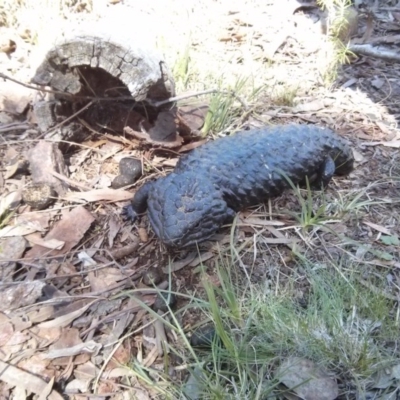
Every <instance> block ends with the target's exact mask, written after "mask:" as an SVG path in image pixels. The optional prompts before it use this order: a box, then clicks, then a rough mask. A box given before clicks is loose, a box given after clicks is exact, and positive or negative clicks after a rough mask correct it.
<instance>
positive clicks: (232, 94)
mask: <svg viewBox="0 0 400 400" xmlns="http://www.w3.org/2000/svg"><path fill="white" fill-rule="evenodd" d="M0 78H3V79H6V80H9V81H11V82H14V83H16V84H18V85H21V86H24V87H26V88H28V89H33V90H37V91H40V92H45V93H53V94H59V95H62V96H70V97H73V98H76V99H85V100H92V101H121V100H124V101H135V102H136V100H135V99H134V98H133V97H129V96H120V97H95V96H80V95H75V94H72V93H68V92H61V91H59V90H51V89H44V88H42V87H39V88H38V87H36V86H33V85H29V84H27V83H23V82H20V81H18V80H16V79H14V78H11V77H9V76H7V75H5V74H3V73H1V72H0ZM211 93H221V94H225V95H228V96H233V97H234V98H235V99H236V100H237V101H238V102H239V103H240V104H241V105H242V107H243V108H244V109H245V110H248V108H249V106H248V105H247V103H246V102H245V101H244V100H243V99H242V98H241V97H240V96H238V95H237V94H236V93H234V92H233V91H229V90H219V89H207V90H203V91H201V92H196V93H191V94H183V95H181V96H174V97H170V98H168V99H165V100H161V101H155V102H153V101H151V100H149V99H146V100H145V102H147V103H149V104H150V105H151V106H153V107H160V106H162V105H164V104H168V103H173V102H175V101H180V100H184V99H189V98H191V97H197V96H203V95H205V94H211Z"/></svg>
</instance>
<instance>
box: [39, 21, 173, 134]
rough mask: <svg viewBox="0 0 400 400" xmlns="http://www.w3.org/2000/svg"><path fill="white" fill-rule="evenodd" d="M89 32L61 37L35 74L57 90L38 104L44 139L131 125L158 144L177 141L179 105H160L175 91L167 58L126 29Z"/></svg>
mask: <svg viewBox="0 0 400 400" xmlns="http://www.w3.org/2000/svg"><path fill="white" fill-rule="evenodd" d="M90 32H91V33H90V34H88V33H85V32H79V33H75V34H74V33H73V34H71V35H69V37H64V38H62V39H61V40H58V41H56V42H55V44H54V45H53V47H52V48H50V49H49V50H48V51H47V52H46V54H45V56H44V57H43V59H41V60H40V61H41V64H40V65H39V67H38V68H37V70H36V73H35V76H34V77H33V78H32V82H33V83H35V84H37V85H40V86H42V87H47V88H50V89H51V90H53V91H54V93H51V94H49V95H48V96H47V98H46V99H45V100H42V101H39V102H36V104H34V112H35V116H36V119H37V122H38V126H39V129H40V130H41V131H42V132H43V133H44V137H45V138H52V139H58V140H63V141H75V142H78V141H82V140H84V139H85V138H86V137H87V135H88V133H89V131H92V132H93V131H97V132H104V131H107V132H113V133H116V134H123V130H124V128H125V127H129V128H131V129H132V130H134V131H139V132H141V133H143V132H144V133H146V134H148V136H149V138H150V139H152V140H153V141H156V142H172V141H175V140H176V139H177V126H176V119H175V108H174V107H173V106H171V104H166V105H164V106H161V107H157V106H156V103H157V102H159V101H162V100H165V99H168V98H170V97H173V96H174V95H175V92H174V81H173V78H172V76H171V74H170V72H169V70H168V67H167V65H166V64H165V62H164V60H163V59H162V57H161V56H160V55H159V54H157V52H156V51H155V50H154V49H152V48H148V47H147V48H146V47H144V46H141V44H140V37H139V36H138V35H135V37H134V38H132V37H130V36H129V31H127V30H125V31H122V30H121V31H120V32H118V31H115V30H112V32H107V31H106V32H105V31H104V30H101V29H98V30H96V29H93V27H92V29H90ZM166 113H167V114H168V115H169V118H165V114H166ZM159 115H160V116H162V118H158V116H159ZM157 120H159V123H158V122H157ZM165 121H167V123H165ZM161 122H162V126H160V123H161ZM160 128H161V129H160Z"/></svg>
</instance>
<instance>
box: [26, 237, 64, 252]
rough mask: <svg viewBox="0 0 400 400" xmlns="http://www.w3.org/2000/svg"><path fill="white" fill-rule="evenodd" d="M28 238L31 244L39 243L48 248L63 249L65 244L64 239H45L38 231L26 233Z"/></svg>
mask: <svg viewBox="0 0 400 400" xmlns="http://www.w3.org/2000/svg"><path fill="white" fill-rule="evenodd" d="M25 239H26V240H28V242H29V243H31V244H37V245H39V246H42V247H45V248H46V249H53V250H61V249H62V248H63V246H64V244H65V242H64V241H62V240H57V239H49V240H46V239H43V238H42V237H41V235H40V234H38V233H31V234H29V235H26V237H25Z"/></svg>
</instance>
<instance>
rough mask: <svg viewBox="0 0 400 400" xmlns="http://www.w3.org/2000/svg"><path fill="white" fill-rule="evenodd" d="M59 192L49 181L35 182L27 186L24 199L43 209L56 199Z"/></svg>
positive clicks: (38, 208)
mask: <svg viewBox="0 0 400 400" xmlns="http://www.w3.org/2000/svg"><path fill="white" fill-rule="evenodd" d="M56 196H57V193H56V192H55V190H54V189H53V188H52V187H51V186H50V185H49V184H47V183H35V184H33V185H31V186H28V187H27V188H25V189H24V190H23V192H22V200H23V201H24V202H25V203H26V204H28V205H30V206H31V207H32V208H35V209H37V210H43V209H44V208H47V207H48V206H49V205H51V204H53V203H54V201H55V200H56Z"/></svg>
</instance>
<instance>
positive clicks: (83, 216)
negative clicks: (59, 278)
mask: <svg viewBox="0 0 400 400" xmlns="http://www.w3.org/2000/svg"><path fill="white" fill-rule="evenodd" d="M93 221H94V217H93V216H92V214H91V213H90V212H89V211H86V210H85V209H84V208H83V207H82V206H78V207H76V208H74V209H73V210H72V211H70V212H66V213H64V214H63V216H62V219H61V221H58V222H57V223H56V224H55V225H54V228H53V229H52V230H51V231H50V232H49V233H48V234H47V235H46V237H45V239H46V240H49V239H57V240H61V241H64V242H65V245H64V246H63V248H62V249H61V250H49V249H47V248H45V247H42V246H40V245H34V246H33V247H32V249H31V250H29V251H28V253H27V254H26V256H25V258H26V259H31V258H41V257H43V256H44V255H47V256H58V255H62V254H65V253H67V252H69V251H70V250H71V249H72V248H73V247H74V246H76V245H77V244H78V243H79V241H80V240H81V239H82V237H83V235H84V234H85V233H86V231H87V230H88V229H89V228H90V226H91V225H92V222H93Z"/></svg>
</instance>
